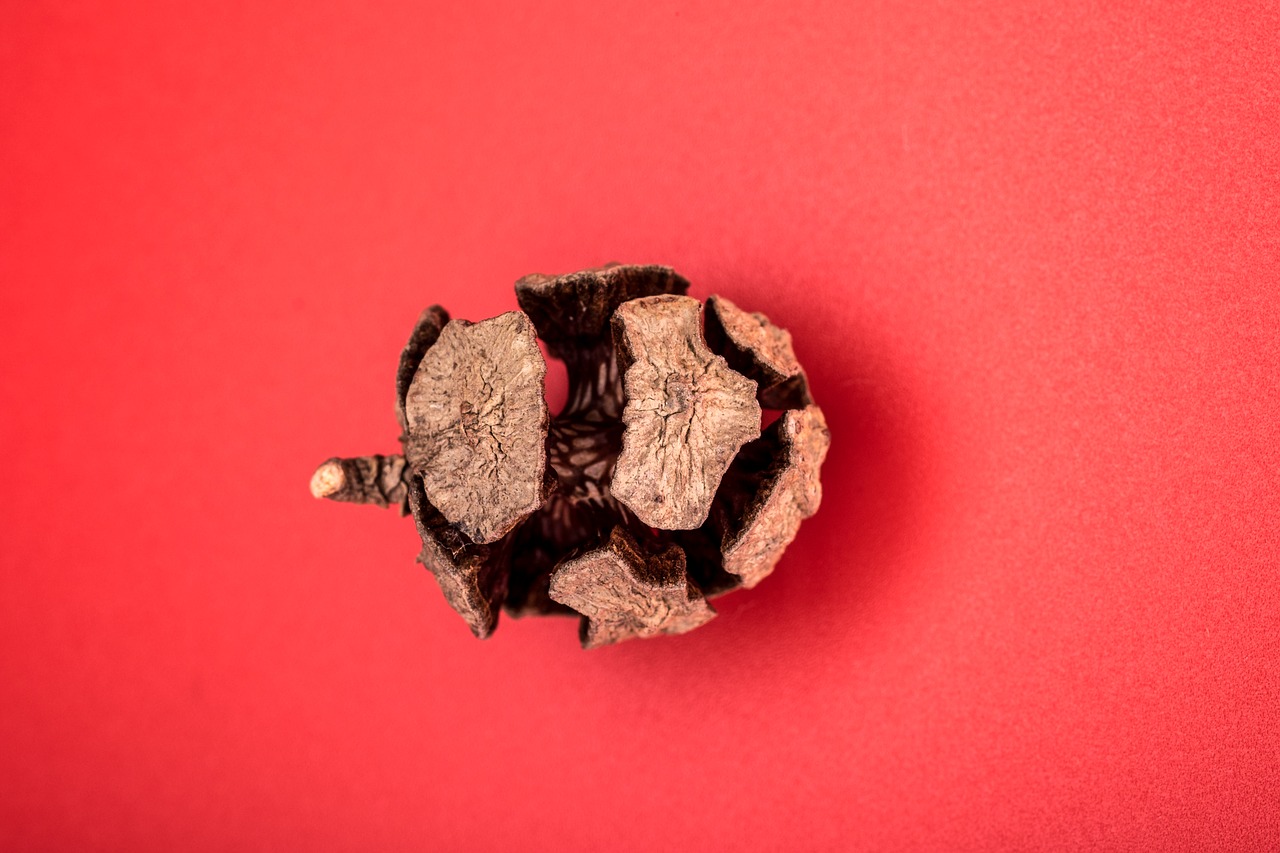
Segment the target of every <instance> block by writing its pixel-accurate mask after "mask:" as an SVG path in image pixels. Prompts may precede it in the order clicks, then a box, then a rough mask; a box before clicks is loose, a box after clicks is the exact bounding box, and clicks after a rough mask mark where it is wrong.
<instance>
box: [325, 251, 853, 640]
mask: <svg viewBox="0 0 1280 853" xmlns="http://www.w3.org/2000/svg"><path fill="white" fill-rule="evenodd" d="M688 290H689V282H688V281H686V280H685V279H684V278H682V277H681V276H679V275H677V274H676V273H675V272H674V271H673V270H671V269H670V268H668V267H662V266H626V265H611V266H607V267H603V268H601V269H594V270H584V271H582V272H577V273H572V274H570V275H562V276H545V275H530V276H526V277H524V278H522V279H520V280H519V281H518V282H516V299H517V302H518V304H519V306H520V310H519V311H511V312H508V313H506V314H501V315H499V316H497V317H494V318H492V319H489V320H484V321H481V322H478V323H472V322H468V321H466V320H451V319H450V318H449V315H448V313H447V312H446V311H445V310H444V309H443V308H441V307H439V306H432V307H430V308H428V309H427V310H426V311H424V312H423V313H422V316H421V317H419V318H418V323H417V325H416V326H415V327H414V329H413V333H412V334H411V335H410V336H409V343H408V344H407V345H406V346H405V349H404V352H403V353H402V354H401V356H400V364H399V368H398V370H397V372H396V400H395V410H396V416H397V418H398V419H399V422H400V431H401V435H400V443H401V446H402V448H403V452H402V453H401V454H400V455H394V456H363V457H355V458H333V459H329V460H327V461H326V462H324V463H322V464H321V465H320V466H319V467H318V468H317V469H316V471H315V474H314V475H313V476H312V478H311V493H312V494H313V495H315V496H316V497H317V498H326V499H328V500H334V501H346V502H351V503H364V504H373V505H376V506H380V507H398V508H400V510H401V512H402V513H405V514H411V515H412V516H413V520H414V523H415V524H416V526H417V529H418V534H419V536H420V537H421V539H422V552H421V554H420V555H419V557H418V559H419V561H420V562H422V563H423V564H424V565H425V566H426V567H427V568H428V569H430V571H431V573H432V574H433V575H434V576H435V579H436V581H437V582H438V583H439V584H440V589H441V590H442V591H443V592H444V596H445V599H446V600H447V601H448V602H449V605H450V606H452V607H453V609H454V610H456V611H457V612H458V614H459V615H460V616H462V618H463V620H464V621H465V622H466V623H467V625H468V626H469V627H470V629H471V631H472V633H474V634H475V635H476V636H477V637H480V638H484V637H488V636H489V635H490V634H491V633H493V631H494V629H495V628H496V627H497V624H498V615H499V613H500V612H502V611H503V610H505V611H506V612H507V613H508V614H510V615H512V616H525V615H555V614H562V615H569V616H574V615H576V616H578V617H579V619H580V629H579V638H580V639H581V642H582V645H583V647H584V648H594V647H597V646H603V645H608V644H611V643H616V642H619V641H621V640H627V639H631V638H634V637H653V636H657V635H659V634H682V633H684V632H686V631H690V630H692V629H694V628H697V627H698V626H700V625H703V624H706V622H707V621H708V620H710V619H711V618H712V617H714V616H715V611H714V610H713V609H712V608H711V605H710V604H708V602H707V599H708V598H712V597H714V596H717V595H721V594H723V593H726V592H729V591H731V590H733V589H736V588H739V587H753V586H755V585H756V584H757V583H759V582H760V581H761V580H763V579H764V578H765V577H766V576H768V575H769V573H770V572H772V571H773V569H774V567H775V566H776V565H777V563H778V561H779V559H780V558H781V557H782V553H783V551H784V550H785V549H786V547H787V546H788V545H789V544H790V543H791V541H792V540H793V539H794V538H795V537H796V533H797V531H798V530H799V528H800V522H801V521H802V520H803V519H805V518H808V517H809V516H811V515H813V513H814V512H816V511H817V509H818V505H819V503H820V502H821V500H822V486H821V484H820V482H819V472H820V469H821V467H822V461H823V459H824V457H825V456H826V453H827V447H828V445H829V444H830V441H831V437H830V433H829V432H828V430H827V425H826V422H825V420H823V417H822V410H821V409H819V408H818V407H817V406H816V405H814V403H813V399H812V397H811V396H810V393H809V387H808V382H807V380H806V379H805V374H804V370H803V369H802V368H801V366H800V363H799V362H798V361H797V360H796V356H795V352H794V351H793V348H792V344H791V336H790V334H788V333H787V331H786V330H785V329H781V328H779V327H777V326H775V325H773V324H772V323H771V322H769V320H768V318H767V317H765V316H764V315H763V314H759V313H748V312H746V311H743V310H742V309H740V308H738V307H737V306H736V305H734V304H733V303H732V302H730V301H729V300H727V299H724V298H723V297H719V296H712V297H710V298H709V299H708V300H707V302H706V304H705V305H703V304H702V303H700V302H698V300H696V299H692V298H690V297H689V296H687V295H686V293H687V292H688ZM539 339H540V340H541V341H542V343H543V345H544V346H545V347H546V351H547V353H548V354H549V355H550V356H551V357H552V358H556V359H559V360H560V361H561V362H563V363H564V365H565V368H566V372H567V374H568V380H569V392H568V400H567V402H566V403H565V405H564V407H563V409H562V410H561V411H560V412H559V413H557V414H554V415H552V414H551V413H550V412H549V411H548V409H547V403H546V396H545V383H546V373H547V365H546V362H545V360H544V358H543V355H542V351H541V349H540V348H539V346H538V341H539ZM766 413H769V414H770V415H772V416H773V417H772V418H770V417H766ZM762 423H768V424H769V426H768V427H766V428H764V429H762V428H761V424H762Z"/></svg>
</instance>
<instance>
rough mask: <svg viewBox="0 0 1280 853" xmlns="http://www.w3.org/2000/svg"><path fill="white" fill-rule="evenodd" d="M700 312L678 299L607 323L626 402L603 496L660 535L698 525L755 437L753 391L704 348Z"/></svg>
mask: <svg viewBox="0 0 1280 853" xmlns="http://www.w3.org/2000/svg"><path fill="white" fill-rule="evenodd" d="M700 309H701V305H700V304H699V303H698V301H697V300H696V299H690V298H689V297H687V296H652V297H648V298H645V299H635V300H632V301H631V302H626V303H623V304H622V305H620V306H619V307H618V310H617V311H616V312H615V313H614V319H613V322H614V337H615V339H616V341H617V347H618V358H619V363H620V364H621V365H623V367H624V371H625V372H624V375H623V389H624V393H625V396H626V401H627V402H626V406H625V407H624V409H623V411H622V423H623V425H624V426H625V427H626V429H625V431H624V432H623V435H622V453H621V454H620V455H619V456H618V465H617V469H616V470H615V471H614V475H613V494H614V497H616V498H617V499H618V500H620V501H621V502H622V503H624V504H626V505H627V507H628V508H629V509H630V510H631V511H632V512H634V513H635V514H636V516H637V517H638V518H639V519H640V520H641V521H643V522H644V523H645V524H647V525H649V526H650V527H660V528H663V529H664V530H689V529H692V528H695V527H698V526H700V525H701V524H702V523H703V522H704V521H706V519H707V513H708V512H709V511H710V509H711V501H712V500H713V499H714V498H715V494H716V487H717V486H719V485H720V478H721V477H723V476H724V472H725V471H727V470H728V468H729V463H730V462H732V461H733V457H734V455H735V454H737V452H738V448H739V447H741V446H742V445H744V444H746V443H747V442H748V441H751V440H752V439H754V438H756V437H757V436H759V435H760V404H759V403H758V402H757V401H756V383H754V382H752V381H751V380H750V379H747V378H746V377H745V376H743V375H742V374H740V373H737V372H735V371H734V370H732V369H730V367H729V365H728V364H727V363H726V362H725V360H724V358H722V357H721V356H717V355H713V354H712V352H711V350H709V349H708V348H707V345H706V343H705V342H704V341H703V338H702V331H701V329H700V328H699V322H698V320H699V312H700Z"/></svg>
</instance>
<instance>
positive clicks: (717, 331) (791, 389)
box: [706, 294, 813, 409]
mask: <svg viewBox="0 0 1280 853" xmlns="http://www.w3.org/2000/svg"><path fill="white" fill-rule="evenodd" d="M706 334H707V342H708V343H709V344H710V346H711V348H712V349H713V350H715V351H716V352H718V353H720V354H721V355H723V356H724V358H725V360H726V361H727V362H728V363H729V366H730V367H732V368H733V369H734V370H736V371H738V372H739V373H741V374H742V375H744V376H747V377H749V378H751V379H754V380H755V382H756V384H757V386H758V387H759V397H760V405H762V406H764V407H765V408H766V409H794V408H802V407H804V406H807V405H809V404H810V403H812V402H813V398H812V397H810V396H809V380H808V379H807V378H806V377H805V374H804V368H802V367H801V366H800V362H799V360H797V359H796V353H795V350H794V349H793V348H792V346H791V333H790V332H788V331H787V330H786V329H782V328H779V327H778V326H775V325H774V324H773V323H771V322H769V318H768V317H766V316H765V315H763V314H761V313H759V312H752V313H747V312H746V311H743V310H742V309H741V308H739V307H738V306H737V305H734V304H733V303H732V302H730V301H729V300H728V299H725V298H724V297H723V296H717V295H714V294H713V295H712V296H710V297H708V299H707V329H706Z"/></svg>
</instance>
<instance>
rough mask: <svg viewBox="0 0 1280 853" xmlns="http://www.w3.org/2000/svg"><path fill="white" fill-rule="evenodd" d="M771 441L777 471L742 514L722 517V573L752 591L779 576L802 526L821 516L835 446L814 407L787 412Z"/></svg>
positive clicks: (770, 474) (768, 473)
mask: <svg viewBox="0 0 1280 853" xmlns="http://www.w3.org/2000/svg"><path fill="white" fill-rule="evenodd" d="M766 441H767V443H768V445H769V447H768V452H767V456H768V457H769V458H770V459H771V460H772V465H771V467H770V468H769V469H767V471H766V472H765V474H764V476H763V477H761V478H760V482H759V485H758V487H757V488H756V490H755V492H754V494H753V495H752V496H751V498H750V499H749V501H748V502H747V503H746V505H745V506H744V507H742V509H741V510H740V511H739V512H727V513H722V514H721V516H720V522H719V524H720V528H721V532H722V545H721V551H722V553H723V555H724V562H723V564H722V567H723V569H724V570H725V571H726V572H728V573H729V574H733V575H737V576H738V577H739V578H741V581H742V585H743V586H744V587H747V588H748V589H750V588H751V587H753V586H755V585H756V584H758V583H759V582H760V581H761V580H763V579H764V578H765V577H766V576H767V575H768V574H769V573H770V572H772V571H773V569H774V567H775V566H776V565H777V564H778V560H780V559H781V558H782V553H783V552H784V551H785V550H786V549H787V546H788V545H790V544H791V542H792V540H793V539H795V537H796V533H797V532H799V530H800V522H801V521H803V520H804V519H806V518H808V517H809V516H811V515H813V514H814V513H815V512H817V511H818V506H819V505H820V504H821V503H822V484H821V482H819V480H818V472H819V470H820V469H821V467H822V462H823V460H824V459H826V456H827V448H828V447H830V446H831V432H830V431H829V430H828V429H827V422H826V419H825V418H824V417H823V416H822V410H821V409H819V408H818V407H817V406H808V407H806V408H804V409H792V410H790V411H787V412H784V413H783V415H782V417H781V418H779V419H778V420H777V421H775V422H774V424H773V426H772V427H771V429H770V435H769V436H767V437H766ZM745 464H750V463H745ZM748 479H750V478H748Z"/></svg>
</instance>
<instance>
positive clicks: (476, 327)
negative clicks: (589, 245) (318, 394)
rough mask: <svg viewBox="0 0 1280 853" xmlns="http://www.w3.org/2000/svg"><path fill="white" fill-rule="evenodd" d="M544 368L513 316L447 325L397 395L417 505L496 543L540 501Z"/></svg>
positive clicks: (521, 321) (526, 329)
mask: <svg viewBox="0 0 1280 853" xmlns="http://www.w3.org/2000/svg"><path fill="white" fill-rule="evenodd" d="M546 373H547V365H546V362H545V361H543V359H542V353H541V352H540V351H539V350H538V344H537V341H536V340H535V338H534V329H533V324H532V323H530V322H529V318H528V317H527V316H525V315H524V314H522V313H520V312H519V311H511V312H508V313H506V314H502V315H500V316H497V317H494V318H493V319H492V320H485V321H483V322H480V323H468V322H467V321H465V320H453V321H451V322H450V323H449V324H448V325H446V326H445V327H444V329H443V330H442V331H441V332H440V336H439V338H438V339H437V340H436V342H435V345H434V346H432V347H431V348H430V349H428V350H427V351H426V352H425V354H424V355H423V357H422V360H421V361H420V362H419V363H418V368H417V370H416V371H415V373H414V376H413V381H412V382H410V384H409V390H408V392H407V393H406V395H405V417H406V420H407V422H408V427H409V433H408V439H407V441H406V442H405V459H406V460H407V461H408V465H409V467H410V469H412V471H413V473H414V474H416V475H418V476H419V477H421V478H422V486H423V490H424V492H425V493H426V497H427V500H428V501H430V503H431V505H432V506H434V507H435V508H436V509H438V510H440V512H441V514H442V515H444V517H445V518H446V519H448V521H449V522H450V523H451V524H454V525H456V526H457V528H458V529H459V530H460V531H462V532H463V533H465V534H466V535H467V536H468V537H469V538H470V539H471V540H473V541H475V542H478V543H489V542H496V541H497V540H499V539H501V538H502V537H503V536H505V535H506V534H507V533H508V532H510V530H511V529H512V528H513V527H515V525H516V523H517V522H518V521H520V520H521V519H522V518H524V517H525V516H526V515H528V514H529V513H531V512H533V511H534V510H535V509H537V508H538V507H539V506H541V505H542V502H543V500H544V499H545V498H546V494H545V490H544V484H543V472H544V471H545V469H546V464H547V454H546V435H547V423H548V418H547V404H546V397H545V393H544V388H543V382H544V378H545V376H546Z"/></svg>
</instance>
